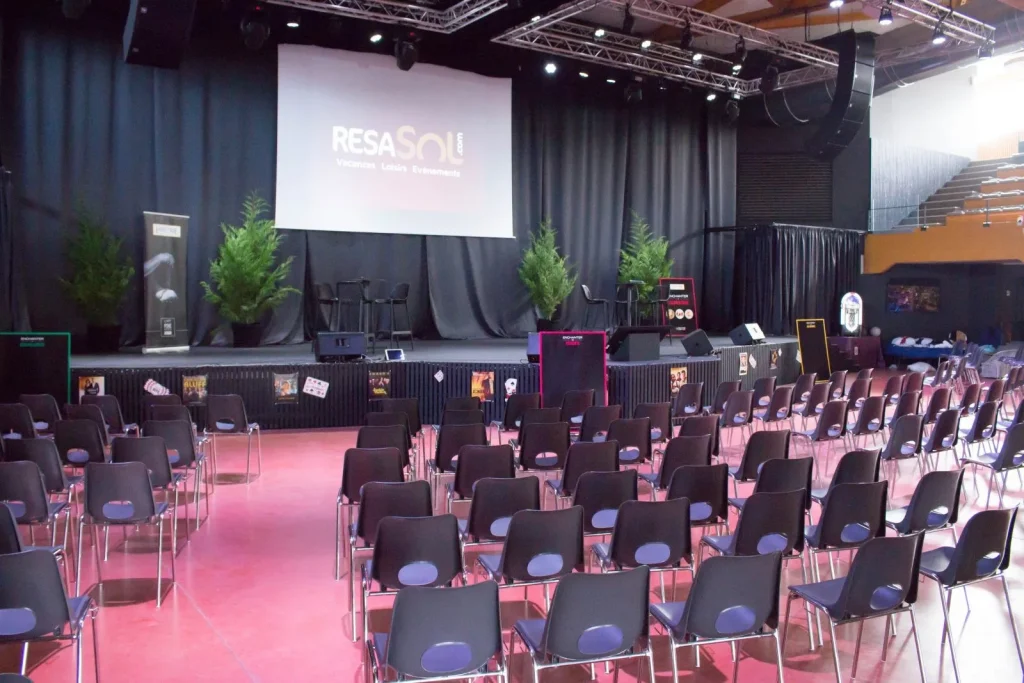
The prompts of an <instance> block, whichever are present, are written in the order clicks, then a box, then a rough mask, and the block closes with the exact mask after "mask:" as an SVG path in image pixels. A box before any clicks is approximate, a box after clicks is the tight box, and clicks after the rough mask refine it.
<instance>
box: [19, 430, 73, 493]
mask: <svg viewBox="0 0 1024 683" xmlns="http://www.w3.org/2000/svg"><path fill="white" fill-rule="evenodd" d="M6 458H7V461H8V462H18V461H21V460H28V461H30V462H34V463H35V464H36V467H38V468H39V471H40V472H41V473H42V475H43V483H44V485H45V486H46V492H47V493H63V492H64V491H66V490H67V488H68V480H67V477H65V476H64V467H63V465H62V464H61V462H60V454H59V453H58V452H57V444H56V443H54V442H53V440H52V439H16V440H13V441H10V442H9V443H8V444H7V455H6Z"/></svg>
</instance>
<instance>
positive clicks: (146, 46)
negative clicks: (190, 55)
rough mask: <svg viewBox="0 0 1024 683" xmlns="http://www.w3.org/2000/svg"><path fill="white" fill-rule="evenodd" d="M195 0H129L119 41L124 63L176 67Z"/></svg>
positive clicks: (181, 52)
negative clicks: (121, 36) (130, 0)
mask: <svg viewBox="0 0 1024 683" xmlns="http://www.w3.org/2000/svg"><path fill="white" fill-rule="evenodd" d="M196 2H197V0H132V4H131V7H129V8H128V20H127V21H126V22H125V25H124V36H123V38H122V44H123V47H124V61H125V62H127V63H128V64H139V65H143V66H155V67H159V68H162V69H177V68H178V67H179V66H181V60H182V58H183V57H184V56H185V47H186V46H187V45H188V39H189V34H190V33H191V32H192V17H193V15H194V14H195V11H196Z"/></svg>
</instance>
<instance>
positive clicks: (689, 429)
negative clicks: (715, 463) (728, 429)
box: [676, 415, 718, 455]
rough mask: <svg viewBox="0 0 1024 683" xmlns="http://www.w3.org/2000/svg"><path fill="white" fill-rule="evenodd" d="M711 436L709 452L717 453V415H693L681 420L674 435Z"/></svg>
mask: <svg viewBox="0 0 1024 683" xmlns="http://www.w3.org/2000/svg"><path fill="white" fill-rule="evenodd" d="M705 434H707V435H708V436H710V437H711V452H712V453H713V454H715V455H717V454H718V416H717V415H694V416H692V417H688V418H686V419H684V420H683V422H682V424H680V425H679V433H678V434H677V435H676V436H703V435H705Z"/></svg>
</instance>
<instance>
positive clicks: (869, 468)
mask: <svg viewBox="0 0 1024 683" xmlns="http://www.w3.org/2000/svg"><path fill="white" fill-rule="evenodd" d="M881 452H882V451H881V449H879V448H876V449H874V450H859V451H850V452H849V453H847V454H846V455H844V456H843V457H841V458H840V459H839V462H838V463H837V464H836V469H835V471H834V472H833V473H832V481H831V482H829V485H828V488H827V489H812V490H811V500H812V501H814V502H816V503H818V505H824V504H825V501H826V500H827V499H828V494H829V493H831V491H832V489H834V488H835V487H836V486H838V485H839V484H870V483H873V482H876V481H878V476H879V469H880V467H881V464H882V460H881V458H880V457H879V456H880V454H881Z"/></svg>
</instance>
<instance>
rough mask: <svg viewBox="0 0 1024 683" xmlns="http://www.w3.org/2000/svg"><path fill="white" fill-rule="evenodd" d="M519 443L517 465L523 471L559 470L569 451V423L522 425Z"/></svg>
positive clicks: (563, 464)
mask: <svg viewBox="0 0 1024 683" xmlns="http://www.w3.org/2000/svg"><path fill="white" fill-rule="evenodd" d="M520 434H522V440H521V441H520V443H519V464H520V466H521V467H522V468H523V469H527V470H532V469H561V468H562V467H564V466H565V454H566V453H567V452H568V451H569V423H567V422H535V423H532V424H524V425H523V428H522V430H520Z"/></svg>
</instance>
